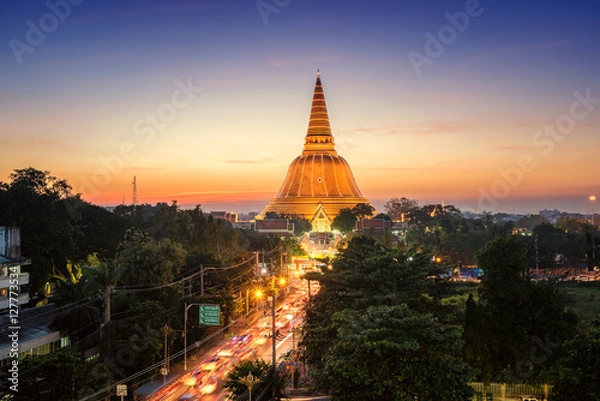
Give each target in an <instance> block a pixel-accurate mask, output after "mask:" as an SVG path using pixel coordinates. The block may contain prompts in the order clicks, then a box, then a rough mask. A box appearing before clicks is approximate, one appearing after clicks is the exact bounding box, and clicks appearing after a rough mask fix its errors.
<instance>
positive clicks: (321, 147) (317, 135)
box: [303, 72, 337, 155]
mask: <svg viewBox="0 0 600 401" xmlns="http://www.w3.org/2000/svg"><path fill="white" fill-rule="evenodd" d="M313 151H319V152H328V153H331V154H333V155H337V152H336V151H335V144H334V139H333V135H332V134H331V126H330V124H329V113H327V104H326V103H325V94H324V93H323V85H322V84H321V74H320V73H319V72H317V81H316V82H315V90H314V93H313V100H312V107H311V109H310V119H309V120H308V130H307V131H306V138H304V152H303V155H304V154H305V153H306V152H313Z"/></svg>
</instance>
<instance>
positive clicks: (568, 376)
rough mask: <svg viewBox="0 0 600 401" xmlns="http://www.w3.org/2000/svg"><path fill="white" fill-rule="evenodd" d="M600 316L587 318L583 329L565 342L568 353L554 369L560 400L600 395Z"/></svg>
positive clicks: (556, 389)
mask: <svg viewBox="0 0 600 401" xmlns="http://www.w3.org/2000/svg"><path fill="white" fill-rule="evenodd" d="M598 372H600V318H594V319H591V320H589V321H586V322H584V324H583V325H582V330H581V332H580V333H579V334H577V335H576V336H575V337H573V338H572V339H570V340H568V341H567V342H566V343H565V346H564V356H563V357H562V358H561V359H560V360H559V362H558V364H557V367H556V368H555V369H554V372H553V376H554V377H553V379H554V380H553V382H554V389H553V393H554V396H555V397H556V400H558V401H578V400H598V399H600V382H599V381H598Z"/></svg>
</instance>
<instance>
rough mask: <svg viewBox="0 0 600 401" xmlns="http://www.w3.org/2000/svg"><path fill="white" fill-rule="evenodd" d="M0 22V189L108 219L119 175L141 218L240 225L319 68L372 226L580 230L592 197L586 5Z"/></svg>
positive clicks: (154, 5)
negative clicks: (196, 217) (166, 209)
mask: <svg viewBox="0 0 600 401" xmlns="http://www.w3.org/2000/svg"><path fill="white" fill-rule="evenodd" d="M56 4H61V5H60V6H56ZM65 4H66V6H65ZM0 7H1V12H0V36H1V38H2V40H3V42H4V47H3V51H2V52H1V53H0V68H1V70H2V72H3V73H2V77H1V78H0V93H2V96H1V97H0V105H1V107H0V137H1V142H0V143H1V146H2V150H3V152H2V157H1V158H0V181H6V180H7V179H8V176H9V174H10V173H11V172H12V171H13V170H14V169H17V168H26V167H29V166H32V167H35V168H37V169H42V170H49V171H50V172H51V173H52V175H54V176H56V177H59V178H64V179H66V180H68V182H69V183H70V184H71V185H72V186H73V190H74V192H78V193H82V196H83V198H84V199H85V200H87V201H89V202H92V203H96V204H102V205H116V204H119V203H121V202H122V201H123V199H124V200H125V203H131V201H132V185H131V184H132V179H133V177H134V176H136V178H137V188H138V199H139V202H141V203H156V202H171V201H172V200H177V201H178V203H179V204H182V205H195V204H201V205H202V207H203V208H205V209H208V210H217V209H225V210H233V211H239V212H249V211H260V210H261V209H262V208H263V207H264V206H265V205H266V204H267V202H268V201H269V199H270V198H271V197H273V196H274V195H275V193H276V192H277V190H278V189H279V187H280V185H281V183H282V181H283V179H284V177H285V173H286V170H287V168H288V166H289V164H290V162H291V161H292V160H293V159H294V158H295V157H296V156H298V155H299V154H300V152H301V150H302V145H303V138H304V135H305V133H306V128H307V124H308V119H309V112H310V105H311V97H312V95H313V88H314V83H315V76H316V72H317V69H319V70H320V72H321V79H322V81H323V88H324V92H325V97H326V100H327V106H328V110H329V117H330V121H331V128H332V131H333V135H334V137H335V141H336V149H337V151H338V152H339V154H340V155H342V156H343V157H344V158H345V159H346V160H347V161H348V162H349V164H350V166H351V168H352V171H353V173H354V176H355V178H356V181H357V184H358V185H359V187H360V189H361V191H362V193H363V195H364V196H366V197H367V198H368V199H370V200H371V202H372V203H373V204H374V205H375V206H376V207H377V208H381V206H382V204H383V203H384V202H385V201H386V200H388V199H389V198H391V197H401V196H405V197H408V198H411V199H416V200H418V201H419V202H420V203H430V202H431V203H439V202H445V203H446V204H455V205H457V206H458V207H460V208H461V209H465V210H472V211H479V212H482V211H484V210H491V211H506V212H517V213H526V212H537V211H539V210H540V209H543V208H558V209H562V210H565V211H572V212H580V213H589V212H590V207H591V204H590V201H589V196H590V195H592V194H596V195H600V183H599V181H598V177H599V173H600V168H599V166H598V164H597V159H598V156H600V154H599V152H600V136H599V135H598V126H599V123H600V111H599V109H600V84H599V83H600V79H599V76H598V71H600V58H599V57H600V56H599V55H598V52H597V51H595V50H596V49H598V45H599V43H598V42H599V41H600V39H599V38H600V32H599V31H600V27H599V26H598V24H597V16H598V15H599V12H600V4H597V3H595V2H591V1H588V2H569V1H560V2H552V3H550V4H546V3H543V4H542V3H539V2H521V1H497V2H494V1H491V0H490V1H482V2H476V1H417V2H415V1H398V2H392V1H378V2H372V1H366V0H365V1H356V0H350V1H335V0H331V1H308V0H304V1H302V0H290V1H279V2H272V1H258V2H256V1H186V0H181V1H179V0H178V1H141V0H136V1H128V2H117V1H102V2H98V1H93V0H88V1H74V0H73V1H72V2H70V3H67V2H56V3H53V2H51V1H50V2H48V3H46V2H43V1H31V0H27V1H19V2H4V3H3V4H2V5H1V6H0ZM597 210H600V206H598V207H597ZM597 210H596V211H597Z"/></svg>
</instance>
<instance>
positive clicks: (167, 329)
mask: <svg viewBox="0 0 600 401" xmlns="http://www.w3.org/2000/svg"><path fill="white" fill-rule="evenodd" d="M169 330H171V329H170V328H169V325H167V324H165V325H164V326H163V328H162V331H163V333H164V334H165V349H164V355H165V367H166V368H167V372H168V371H169V352H168V347H167V336H168V335H169ZM166 381H167V376H165V384H166Z"/></svg>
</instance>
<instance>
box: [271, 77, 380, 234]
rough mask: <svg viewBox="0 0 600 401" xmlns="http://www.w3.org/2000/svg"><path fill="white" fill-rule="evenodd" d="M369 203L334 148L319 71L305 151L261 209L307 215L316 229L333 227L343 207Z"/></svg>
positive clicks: (305, 140) (314, 229)
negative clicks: (275, 192) (273, 195)
mask: <svg viewBox="0 0 600 401" xmlns="http://www.w3.org/2000/svg"><path fill="white" fill-rule="evenodd" d="M358 203H366V204H369V203H370V202H369V200H368V199H367V198H365V197H364V196H363V195H362V194H361V192H360V190H359V189H358V185H356V181H355V180H354V176H353V175H352V170H350V165H348V162H347V161H346V160H345V159H344V158H343V157H342V156H339V155H338V153H337V151H336V150H335V141H334V138H333V135H332V134H331V127H330V125H329V115H328V113H327V105H326V104H325V96H324V94H323V85H322V84H321V77H320V74H319V73H318V72H317V81H316V84H315V91H314V95H313V100H312V108H311V111H310V120H309V122H308V130H307V132H306V137H305V138H304V149H303V151H302V154H301V155H300V156H298V157H296V158H295V159H294V161H292V163H291V164H290V167H289V168H288V171H287V175H286V177H285V180H284V181H283V185H281V189H280V190H279V192H278V193H277V195H275V197H274V198H273V199H271V201H270V202H269V204H268V205H267V206H266V207H265V208H264V210H263V211H262V212H261V214H260V217H259V218H261V217H262V218H264V217H265V216H266V214H267V213H269V212H274V213H277V214H278V215H298V216H304V217H305V218H306V219H308V220H309V221H310V222H311V225H312V231H313V232H329V231H331V222H332V221H333V219H334V218H335V217H336V216H337V215H338V214H339V211H340V210H341V209H343V208H349V209H351V208H353V207H354V206H355V205H356V204H358Z"/></svg>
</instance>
